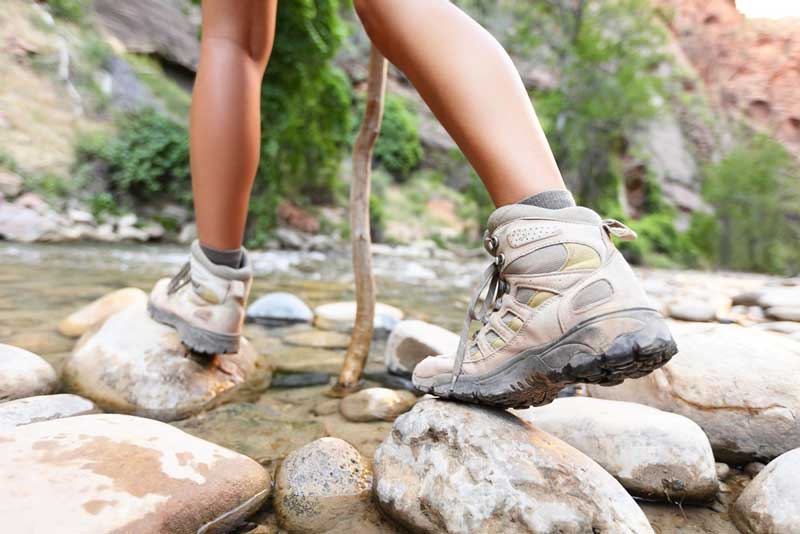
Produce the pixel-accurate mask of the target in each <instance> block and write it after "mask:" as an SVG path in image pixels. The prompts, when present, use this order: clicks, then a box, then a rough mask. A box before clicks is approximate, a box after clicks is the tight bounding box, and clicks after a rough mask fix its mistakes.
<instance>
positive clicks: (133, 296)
mask: <svg viewBox="0 0 800 534" xmlns="http://www.w3.org/2000/svg"><path fill="white" fill-rule="evenodd" d="M141 302H147V293H145V292H144V291H142V290H141V289H139V288H136V287H126V288H123V289H118V290H116V291H112V292H111V293H109V294H107V295H104V296H102V297H100V298H99V299H97V300H94V301H92V302H90V303H89V304H87V305H86V306H84V307H83V308H81V309H79V310H77V311H75V312H73V313H71V314H70V315H68V316H67V317H65V318H64V319H63V320H62V321H61V322H60V323H58V331H59V332H60V333H61V334H63V335H65V336H67V337H80V336H82V335H83V334H84V333H86V331H87V330H89V329H90V328H92V327H93V326H95V325H96V324H98V323H101V322H103V321H105V320H106V319H108V318H109V317H110V316H111V315H113V314H115V313H116V312H118V311H120V310H124V309H125V308H127V307H128V306H131V305H133V304H136V303H141Z"/></svg>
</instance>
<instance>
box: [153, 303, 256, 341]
mask: <svg viewBox="0 0 800 534" xmlns="http://www.w3.org/2000/svg"><path fill="white" fill-rule="evenodd" d="M147 311H148V313H149V314H150V317H152V319H153V320H154V321H157V322H159V323H162V324H165V325H167V326H171V327H173V328H174V329H175V330H177V331H178V337H180V338H181V342H182V343H183V344H184V345H186V347H187V348H189V349H190V350H192V351H193V352H199V353H202V354H235V353H237V352H239V337H240V336H238V335H233V334H219V333H217V332H211V331H209V330H204V329H202V328H198V327H196V326H192V325H190V324H189V323H187V322H186V321H185V320H183V319H181V318H180V317H178V316H177V315H175V314H174V313H172V312H169V311H166V310H162V309H161V308H158V307H157V306H154V305H153V303H152V302H148V303H147Z"/></svg>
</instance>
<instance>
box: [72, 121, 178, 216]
mask: <svg viewBox="0 0 800 534" xmlns="http://www.w3.org/2000/svg"><path fill="white" fill-rule="evenodd" d="M77 159H78V162H79V163H86V162H98V161H99V162H102V163H104V164H105V165H106V166H107V175H108V178H109V180H110V183H109V189H110V191H111V192H112V193H115V194H117V195H119V196H122V197H125V198H130V199H132V200H134V201H137V202H148V201H151V200H155V199H158V198H161V197H168V198H172V199H175V200H177V201H181V202H183V203H185V204H188V203H189V201H190V199H191V184H190V182H189V175H190V174H189V132H188V131H187V129H186V127H185V126H183V125H181V124H179V123H177V122H175V121H173V120H172V119H170V118H168V117H166V116H164V115H163V114H160V113H158V112H156V111H153V110H145V111H141V112H134V113H129V114H126V115H123V116H122V117H121V118H120V119H119V121H118V124H117V134H116V135H115V136H114V137H112V138H108V137H107V136H106V135H104V134H102V133H100V134H92V135H86V136H84V137H83V138H82V139H81V140H80V141H79V143H78V147H77Z"/></svg>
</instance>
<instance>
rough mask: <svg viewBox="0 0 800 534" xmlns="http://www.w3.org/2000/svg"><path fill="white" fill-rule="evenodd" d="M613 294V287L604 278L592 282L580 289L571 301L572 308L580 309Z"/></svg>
mask: <svg viewBox="0 0 800 534" xmlns="http://www.w3.org/2000/svg"><path fill="white" fill-rule="evenodd" d="M613 294H614V289H613V288H612V287H611V284H609V283H608V281H606V280H598V281H596V282H592V283H591V284H589V285H588V286H586V287H584V288H583V289H581V290H580V291H579V292H578V294H577V295H575V298H574V299H573V301H572V309H573V310H580V309H582V308H587V307H589V306H591V305H592V304H595V303H597V302H600V301H603V300H606V299H608V298H610V297H611V296H612V295H613Z"/></svg>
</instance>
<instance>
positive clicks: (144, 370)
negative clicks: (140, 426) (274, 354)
mask: <svg viewBox="0 0 800 534" xmlns="http://www.w3.org/2000/svg"><path fill="white" fill-rule="evenodd" d="M270 376H271V373H270V370H269V367H268V366H267V365H266V363H265V362H264V361H263V360H262V359H261V358H260V357H259V355H258V354H257V353H256V351H255V350H254V349H253V348H252V346H251V345H250V343H249V342H248V341H247V340H246V339H242V344H241V349H240V350H239V352H238V353H236V354H225V355H216V356H213V357H209V356H205V355H197V354H194V353H192V352H190V351H189V350H188V349H187V348H186V347H185V346H184V345H183V344H182V343H181V342H180V338H179V337H178V334H177V332H176V331H175V330H174V329H172V328H170V327H168V326H165V325H162V324H160V323H157V322H155V321H153V320H152V319H151V318H150V317H149V315H148V314H147V309H146V303H144V302H140V303H137V304H134V305H132V306H130V307H128V308H125V309H124V310H122V311H121V312H118V313H116V314H115V315H112V316H111V317H110V318H108V320H106V322H105V323H103V324H102V326H100V327H99V328H98V329H97V330H96V331H90V332H87V333H86V334H85V335H84V337H83V338H81V340H80V341H79V342H78V344H77V346H76V347H75V350H74V351H73V353H72V355H71V356H70V357H69V359H68V360H67V361H66V363H65V364H64V371H63V380H64V384H65V386H66V387H67V389H69V390H70V391H72V392H73V393H77V394H79V395H82V396H84V397H87V398H89V399H92V400H93V401H94V402H95V403H97V405H98V406H100V407H101V408H103V409H104V410H106V411H113V412H119V413H130V414H134V415H142V416H146V417H152V418H154V419H160V420H162V421H173V420H176V419H182V418H184V417H188V416H190V415H192V414H195V413H198V412H200V411H203V410H208V409H211V408H213V407H214V406H216V405H218V404H220V403H222V402H223V401H225V400H228V399H230V398H231V397H232V396H233V395H235V394H236V393H237V392H238V391H240V390H242V389H243V388H247V389H255V390H260V389H266V387H267V386H269V380H270Z"/></svg>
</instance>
